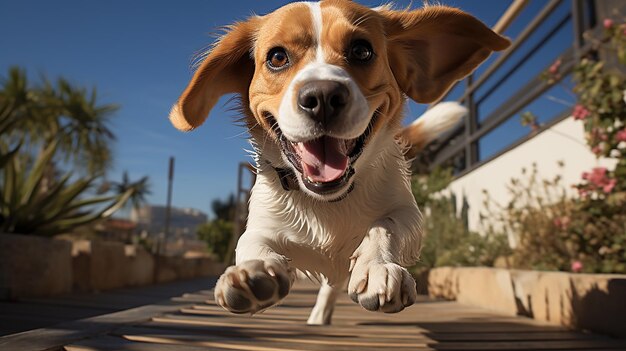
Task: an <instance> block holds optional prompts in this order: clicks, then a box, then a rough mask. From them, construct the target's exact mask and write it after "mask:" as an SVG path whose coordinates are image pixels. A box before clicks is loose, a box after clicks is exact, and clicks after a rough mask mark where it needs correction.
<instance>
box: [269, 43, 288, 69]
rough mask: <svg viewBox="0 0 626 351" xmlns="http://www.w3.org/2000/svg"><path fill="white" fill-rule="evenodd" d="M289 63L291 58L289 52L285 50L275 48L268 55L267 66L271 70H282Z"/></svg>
mask: <svg viewBox="0 0 626 351" xmlns="http://www.w3.org/2000/svg"><path fill="white" fill-rule="evenodd" d="M288 63H289V56H287V52H285V49H283V48H273V49H272V50H270V52H269V53H268V54H267V65H268V66H269V68H271V69H274V70H276V69H280V68H283V67H285V66H287V64H288Z"/></svg>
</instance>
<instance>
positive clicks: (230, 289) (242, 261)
mask: <svg viewBox="0 0 626 351" xmlns="http://www.w3.org/2000/svg"><path fill="white" fill-rule="evenodd" d="M236 262H237V264H236V265H235V266H230V267H228V268H227V269H226V271H225V272H224V274H222V276H221V277H220V278H219V280H218V281H217V284H216V285H215V300H216V301H217V303H218V304H219V305H220V306H222V307H224V308H225V309H227V310H229V311H230V312H233V313H256V312H258V311H261V310H263V309H266V308H268V307H270V306H273V305H274V304H276V303H278V302H279V301H280V300H282V299H283V298H284V297H285V296H287V293H289V289H290V288H291V284H292V283H293V281H294V279H295V273H294V272H293V270H292V269H290V268H289V264H288V259H287V258H286V257H285V256H283V255H280V254H278V253H276V252H275V251H274V250H273V249H272V248H270V247H269V246H268V245H267V244H266V243H265V242H264V240H263V236H262V235H260V234H259V233H252V232H249V231H246V233H244V234H243V235H242V236H241V238H240V239H239V243H238V244H237V259H236Z"/></svg>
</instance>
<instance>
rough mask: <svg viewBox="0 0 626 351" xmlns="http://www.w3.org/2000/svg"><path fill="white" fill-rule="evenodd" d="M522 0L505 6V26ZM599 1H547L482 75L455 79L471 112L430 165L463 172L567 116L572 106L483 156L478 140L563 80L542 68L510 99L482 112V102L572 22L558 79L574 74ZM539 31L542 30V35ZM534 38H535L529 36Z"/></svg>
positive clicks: (434, 149) (436, 148) (433, 153)
mask: <svg viewBox="0 0 626 351" xmlns="http://www.w3.org/2000/svg"><path fill="white" fill-rule="evenodd" d="M567 2H569V5H570V6H569V9H568V11H567V13H565V14H560V12H562V11H557V9H561V10H562V9H563V6H567ZM523 5H525V4H521V3H519V2H518V1H516V2H514V3H513V4H512V5H511V7H512V8H513V7H516V8H513V9H511V8H510V11H507V13H506V14H505V16H507V18H506V21H505V22H506V24H507V25H508V24H510V23H511V21H513V18H511V17H512V16H517V15H519V14H520V13H521V7H523ZM597 5H598V4H597V2H596V1H592V0H550V1H549V2H546V5H545V6H543V8H542V9H541V10H540V11H539V12H538V13H537V15H536V16H535V17H534V18H533V19H532V20H531V21H530V22H529V23H528V25H526V26H525V27H524V29H522V30H521V32H520V33H519V34H518V35H517V36H516V38H514V41H513V42H512V44H511V46H510V47H509V49H507V51H505V52H503V53H502V54H501V55H500V56H499V57H498V58H496V59H495V60H494V61H493V63H491V65H490V66H489V67H488V68H487V69H486V70H485V71H484V72H483V73H482V74H480V75H476V74H472V75H470V76H469V77H467V78H466V79H465V80H463V81H461V82H459V83H457V84H465V85H466V87H465V91H464V92H463V93H462V94H461V96H460V97H459V98H458V101H459V102H460V103H462V104H464V105H465V106H467V108H468V111H469V113H468V116H467V118H466V120H465V123H464V125H462V126H459V127H458V128H457V129H456V130H454V131H452V132H450V133H449V134H448V135H447V136H445V137H443V138H442V139H441V140H439V141H438V142H437V143H435V144H434V145H431V146H430V147H429V148H428V149H427V150H426V153H427V154H428V155H427V157H428V159H429V161H428V167H429V168H430V169H432V168H435V167H438V166H451V167H453V168H454V170H455V174H457V176H461V175H463V174H466V173H469V172H471V171H472V170H474V169H476V168H478V167H480V166H481V165H483V164H485V163H487V162H489V161H491V160H493V159H494V158H496V157H498V156H500V155H502V154H503V153H505V152H507V151H509V150H511V149H512V148H514V147H516V146H517V145H519V144H521V143H523V142H524V141H526V140H528V139H529V138H531V137H532V136H534V135H536V134H538V133H540V132H541V131H543V130H545V129H547V128H549V127H551V126H552V125H554V124H555V123H557V122H559V121H560V120H562V119H563V118H565V117H567V116H568V115H569V113H568V112H569V111H564V112H563V113H557V114H556V115H555V116H553V117H552V118H551V119H550V120H548V121H547V122H545V123H544V124H543V125H542V126H541V128H540V129H539V130H538V131H537V132H536V133H533V134H529V135H526V136H525V137H522V138H519V139H517V140H510V142H509V144H508V145H507V146H506V147H503V148H501V149H498V150H497V151H496V152H494V153H493V154H492V155H491V156H489V157H485V158H482V159H481V157H480V155H479V142H480V141H481V139H482V138H484V137H485V136H486V135H488V134H489V133H490V132H492V131H494V129H496V128H498V127H500V126H502V124H503V123H505V122H507V121H509V120H510V119H511V118H515V117H516V116H517V115H518V114H519V113H520V112H522V111H523V109H524V107H526V106H528V105H529V104H530V103H532V102H533V101H535V100H536V99H537V98H538V97H540V96H542V95H543V94H545V93H546V92H547V91H548V90H549V89H551V88H552V87H553V86H554V84H555V83H557V82H558V80H559V79H557V80H556V81H552V82H547V81H546V80H545V79H543V77H542V74H543V73H539V74H537V75H536V76H534V77H532V79H530V80H528V81H527V82H526V83H525V84H523V85H521V86H520V87H519V88H518V89H516V91H514V92H511V94H509V95H508V96H509V97H508V98H507V99H505V100H504V101H502V103H500V104H499V106H497V107H496V108H494V109H493V110H492V111H491V112H490V113H488V114H485V115H484V116H481V115H479V107H480V106H481V104H482V103H483V102H485V100H486V99H488V98H489V97H490V96H492V95H493V94H494V93H495V92H498V91H499V90H501V89H508V88H506V87H503V85H504V83H506V82H507V81H508V79H510V77H511V76H512V74H513V73H515V72H516V71H517V70H518V69H519V68H520V67H521V66H523V65H524V63H525V62H526V61H527V60H529V59H531V58H532V57H533V56H534V55H537V53H536V52H537V50H538V49H539V48H541V47H542V46H544V45H546V43H547V42H548V41H549V40H550V39H552V38H554V37H555V35H556V33H557V32H559V31H560V30H563V28H564V27H565V26H568V25H569V24H570V22H571V27H572V30H573V32H574V33H573V42H572V45H571V46H570V47H568V48H567V49H566V50H564V51H563V52H561V53H560V55H559V56H560V57H562V58H563V60H562V61H563V66H562V67H561V68H560V75H561V78H560V79H563V78H564V77H566V76H567V75H568V74H570V73H571V72H572V70H573V68H574V66H575V64H576V62H577V61H578V58H580V57H581V55H582V54H583V53H585V52H586V51H588V50H589V46H588V45H586V43H585V42H584V39H583V33H584V32H585V31H588V30H589V29H591V28H593V27H594V26H595V25H596V22H597V21H596V18H597V17H598V16H597V14H596V13H597V11H598V7H600V9H599V10H600V11H603V10H602V6H597ZM505 16H503V17H505ZM555 16H557V17H555ZM558 16H560V17H558ZM548 19H550V21H548ZM500 22H501V21H500ZM540 27H541V28H542V29H544V27H547V30H545V33H540V32H539V31H538V29H539V28H540ZM494 28H495V27H494ZM499 30H502V27H501V28H499ZM539 34H541V35H540V36H538V35H539ZM531 38H532V41H531V40H530V39H531ZM524 45H527V46H529V48H528V49H526V51H524V52H522V51H521V50H520V49H521V48H522V47H523V46H524ZM517 53H519V54H521V55H518V56H519V57H515V58H514V54H517ZM511 63H512V65H510V67H506V68H505V66H506V65H505V64H507V65H508V64H511ZM549 66H550V65H549V64H548V65H547V66H546V67H544V68H545V69H544V70H542V72H543V71H546V70H547V69H548V68H549ZM496 73H498V74H499V76H498V77H496V76H495V74H496ZM487 84H489V86H487ZM481 88H482V90H485V89H487V90H485V91H484V92H482V91H481V94H480V96H478V94H477V93H478V92H479V90H481ZM451 91H452V89H451ZM507 91H508V90H507Z"/></svg>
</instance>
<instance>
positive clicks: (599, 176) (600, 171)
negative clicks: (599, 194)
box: [587, 167, 608, 186]
mask: <svg viewBox="0 0 626 351" xmlns="http://www.w3.org/2000/svg"><path fill="white" fill-rule="evenodd" d="M587 180H588V181H589V183H592V184H594V185H596V186H603V185H604V184H605V183H606V181H607V180H608V178H607V177H606V168H605V167H596V168H594V169H592V170H591V174H590V175H589V177H588V179H587Z"/></svg>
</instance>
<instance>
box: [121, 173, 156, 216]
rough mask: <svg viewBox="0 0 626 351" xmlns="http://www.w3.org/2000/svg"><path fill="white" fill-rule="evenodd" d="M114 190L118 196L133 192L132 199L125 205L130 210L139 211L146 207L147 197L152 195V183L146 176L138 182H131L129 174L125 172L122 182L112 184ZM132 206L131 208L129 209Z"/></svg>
mask: <svg viewBox="0 0 626 351" xmlns="http://www.w3.org/2000/svg"><path fill="white" fill-rule="evenodd" d="M111 185H112V188H113V189H112V190H113V191H114V192H115V193H116V194H125V193H127V192H128V191H129V190H132V192H131V195H130V198H129V199H128V202H127V203H126V205H125V208H126V209H127V210H128V209H139V208H140V207H141V206H142V205H144V204H145V203H146V202H147V200H146V196H147V195H150V194H152V191H151V190H150V183H149V181H148V177H147V176H145V177H143V178H141V179H139V180H137V181H134V182H133V181H131V180H130V177H129V176H128V172H124V174H123V175H122V181H121V182H112V184H111ZM129 206H130V207H129Z"/></svg>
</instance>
